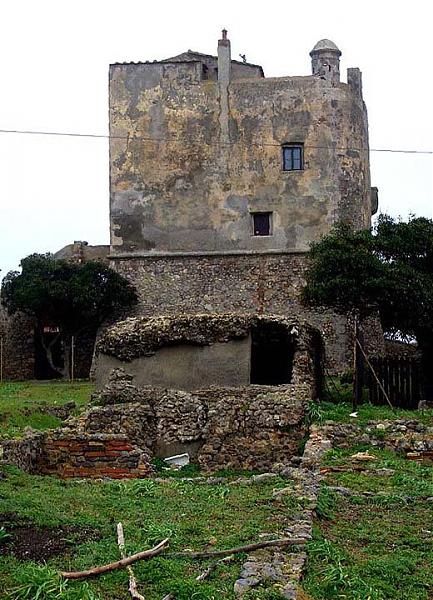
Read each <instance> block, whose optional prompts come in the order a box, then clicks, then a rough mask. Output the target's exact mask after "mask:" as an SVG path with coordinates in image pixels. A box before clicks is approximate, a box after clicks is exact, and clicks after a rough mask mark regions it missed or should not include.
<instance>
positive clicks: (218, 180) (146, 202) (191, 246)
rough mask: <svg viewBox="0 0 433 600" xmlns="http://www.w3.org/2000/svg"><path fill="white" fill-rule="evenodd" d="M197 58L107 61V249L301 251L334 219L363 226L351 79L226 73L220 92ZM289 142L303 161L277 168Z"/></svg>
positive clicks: (358, 127)
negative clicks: (257, 226)
mask: <svg viewBox="0 0 433 600" xmlns="http://www.w3.org/2000/svg"><path fill="white" fill-rule="evenodd" d="M199 67H200V63H195V62H192V63H178V64H173V63H166V64H164V63H156V64H155V63H148V64H116V65H112V66H111V69H110V134H111V136H113V137H112V139H111V140H110V177H111V201H110V202H111V243H112V249H113V251H115V252H131V251H149V252H164V251H197V250H199V251H213V250H234V249H237V250H265V249H283V250H286V249H301V250H307V249H308V247H309V243H310V242H311V241H313V240H317V239H319V237H320V236H321V235H323V234H324V233H326V232H327V231H328V230H329V228H330V226H331V225H332V223H334V222H336V221H337V220H339V219H346V220H349V221H351V222H352V223H353V224H354V225H355V226H356V227H368V226H369V223H370V217H371V202H370V174H369V162H368V152H366V151H362V150H359V149H360V148H366V147H368V129H367V115H366V110H365V105H364V103H363V101H362V97H361V95H360V94H359V93H355V90H354V89H353V87H352V86H349V85H347V84H345V83H336V84H335V83H331V82H330V81H327V80H324V79H322V78H320V77H313V76H307V77H281V78H258V77H255V78H252V79H248V78H246V79H232V81H231V82H230V85H229V87H228V92H227V94H228V95H227V98H225V96H224V92H221V90H220V87H219V86H218V82H215V81H203V80H201V75H200V70H199ZM232 71H233V69H232ZM220 92H221V95H220ZM223 100H224V103H223V104H222V101H223ZM223 106H224V107H225V110H226V112H227V114H225V115H223V117H224V118H222V114H221V110H222V107H223ZM223 121H226V122H225V124H224V122H223ZM226 126H227V132H226ZM227 135H228V139H227ZM288 142H301V143H303V144H304V145H305V148H304V153H305V160H304V166H305V168H304V170H302V171H292V172H284V171H283V170H282V156H281V145H282V144H284V143H288ZM251 211H272V212H273V235H272V236H268V237H264V236H253V235H252V223H251V215H250V212H251Z"/></svg>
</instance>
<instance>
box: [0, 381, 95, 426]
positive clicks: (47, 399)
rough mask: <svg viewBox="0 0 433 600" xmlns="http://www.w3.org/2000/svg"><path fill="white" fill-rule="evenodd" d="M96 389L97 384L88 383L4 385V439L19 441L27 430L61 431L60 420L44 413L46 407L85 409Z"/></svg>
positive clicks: (0, 405) (0, 422) (0, 387)
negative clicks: (64, 406)
mask: <svg viewBox="0 0 433 600" xmlns="http://www.w3.org/2000/svg"><path fill="white" fill-rule="evenodd" d="M93 389H94V386H93V384H91V383H89V382H88V381H80V382H74V383H70V382H63V381H49V382H42V381H26V382H17V383H15V382H4V383H0V437H19V436H20V435H22V433H23V430H24V428H25V427H33V429H50V428H52V427H58V426H59V425H60V423H61V421H60V419H58V418H57V417H55V416H52V415H49V414H46V413H44V412H43V409H44V407H47V406H61V405H62V404H66V403H67V402H75V403H76V404H77V406H78V407H82V406H84V405H85V404H86V403H87V402H88V401H89V399H90V394H91V393H92V392H93Z"/></svg>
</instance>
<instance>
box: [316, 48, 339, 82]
mask: <svg viewBox="0 0 433 600" xmlns="http://www.w3.org/2000/svg"><path fill="white" fill-rule="evenodd" d="M310 56H311V68H312V73H313V75H316V76H317V77H321V78H322V79H326V80H327V81H331V82H332V83H339V82H340V56H341V52H340V50H339V49H338V48H337V46H336V45H335V44H334V42H331V40H320V41H319V42H317V44H316V45H315V46H314V48H313V49H312V50H311V52H310Z"/></svg>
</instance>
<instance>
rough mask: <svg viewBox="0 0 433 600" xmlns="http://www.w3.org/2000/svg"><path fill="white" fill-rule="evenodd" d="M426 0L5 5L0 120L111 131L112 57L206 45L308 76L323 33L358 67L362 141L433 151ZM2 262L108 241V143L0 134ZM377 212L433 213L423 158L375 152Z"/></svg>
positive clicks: (21, 0) (66, 0) (278, 72)
mask: <svg viewBox="0 0 433 600" xmlns="http://www.w3.org/2000/svg"><path fill="white" fill-rule="evenodd" d="M429 4H430V3H429V2H428V1H427V0H425V1H421V0H411V2H407V1H405V2H402V1H398V0H397V1H396V0H392V1H390V0H382V1H378V0H375V1H374V2H372V1H370V0H363V1H362V2H361V1H358V2H354V1H353V0H352V1H348V0H345V1H337V0H327V1H326V2H325V1H321V2H318V1H316V0H309V1H308V2H294V1H293V0H292V1H290V0H282V1H279V0H267V1H266V2H258V3H257V4H256V3H254V2H252V1H251V0H249V1H248V2H244V1H234V0H230V1H226V0H220V1H219V2H215V1H214V2H207V1H206V0H199V1H195V0H183V1H182V2H174V1H173V2H172V1H168V0H161V1H160V2H146V1H145V0H141V1H138V0H122V1H120V0H118V1H117V2H114V1H112V0H104V1H102V0H101V1H96V0H93V1H92V0H73V1H72V0H3V1H2V2H1V5H0V24H1V25H0V26H1V34H0V49H1V50H0V57H1V74H2V77H1V79H2V82H1V95H0V106H1V111H0V129H21V130H23V129H24V130H37V131H40V130H46V131H60V132H62V131H64V132H80V133H97V134H106V133H108V93H107V86H108V65H109V63H111V62H122V61H145V60H153V59H162V58H166V57H169V56H173V55H175V54H178V53H180V52H182V51H185V50H187V49H188V48H191V49H193V50H198V51H200V52H205V53H208V54H215V53H216V47H217V40H218V38H219V37H220V31H221V29H222V28H223V27H225V28H226V29H228V32H229V38H230V40H231V42H232V57H233V58H237V57H238V55H239V54H240V53H242V54H246V56H247V60H248V61H249V62H253V63H258V64H261V65H262V66H263V68H264V71H265V75H266V76H284V75H308V74H310V57H309V51H310V50H311V49H312V47H313V46H314V44H315V43H316V42H317V41H318V40H319V39H321V38H330V39H332V40H333V41H334V42H335V43H336V44H337V45H338V46H339V48H340V49H341V51H342V53H343V55H342V59H341V73H342V80H343V81H345V80H346V69H347V67H359V68H360V69H361V71H362V73H363V81H364V99H365V101H366V103H367V108H368V112H369V123H370V147H371V148H394V149H410V150H432V148H433V126H432V121H433V119H432V106H433V94H432V83H431V82H432V78H433V74H432V69H431V64H432V62H431V54H432V39H431V37H432V36H431V27H432V14H431V10H430V9H429ZM0 165H1V166H0V181H1V183H0V189H1V197H0V269H2V272H1V274H0V277H1V276H4V275H5V274H6V272H7V271H8V270H10V269H15V268H17V267H18V264H19V261H20V259H21V258H22V257H23V256H26V255H28V254H30V253H32V252H47V251H51V252H55V251H56V250H58V249H60V248H61V247H63V246H65V245H66V244H68V243H71V242H72V241H73V240H87V241H89V243H91V244H104V243H108V239H109V236H108V142H107V140H104V139H90V138H83V139H79V138H68V137H60V136H39V135H14V134H6V133H1V134H0ZM371 170H372V185H375V186H377V187H378V188H379V199H380V209H381V210H382V211H384V212H388V213H390V214H392V215H394V216H399V215H401V216H402V217H403V218H407V215H408V214H409V213H414V214H416V215H424V216H427V217H430V218H431V217H432V195H433V194H432V188H433V181H432V179H433V178H432V156H431V155H430V156H428V155H422V154H418V155H411V154H396V153H395V154H391V153H376V152H372V153H371Z"/></svg>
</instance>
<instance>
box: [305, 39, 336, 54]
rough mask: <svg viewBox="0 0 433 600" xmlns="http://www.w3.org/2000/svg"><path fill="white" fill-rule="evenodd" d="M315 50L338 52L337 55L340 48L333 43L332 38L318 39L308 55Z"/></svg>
mask: <svg viewBox="0 0 433 600" xmlns="http://www.w3.org/2000/svg"><path fill="white" fill-rule="evenodd" d="M315 52H335V53H338V56H341V51H340V49H339V48H338V47H337V46H336V45H335V44H334V42H333V41H332V40H326V39H323V40H319V41H318V42H317V44H316V45H315V46H314V48H313V49H312V50H311V52H310V56H312V55H313V53H315Z"/></svg>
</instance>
